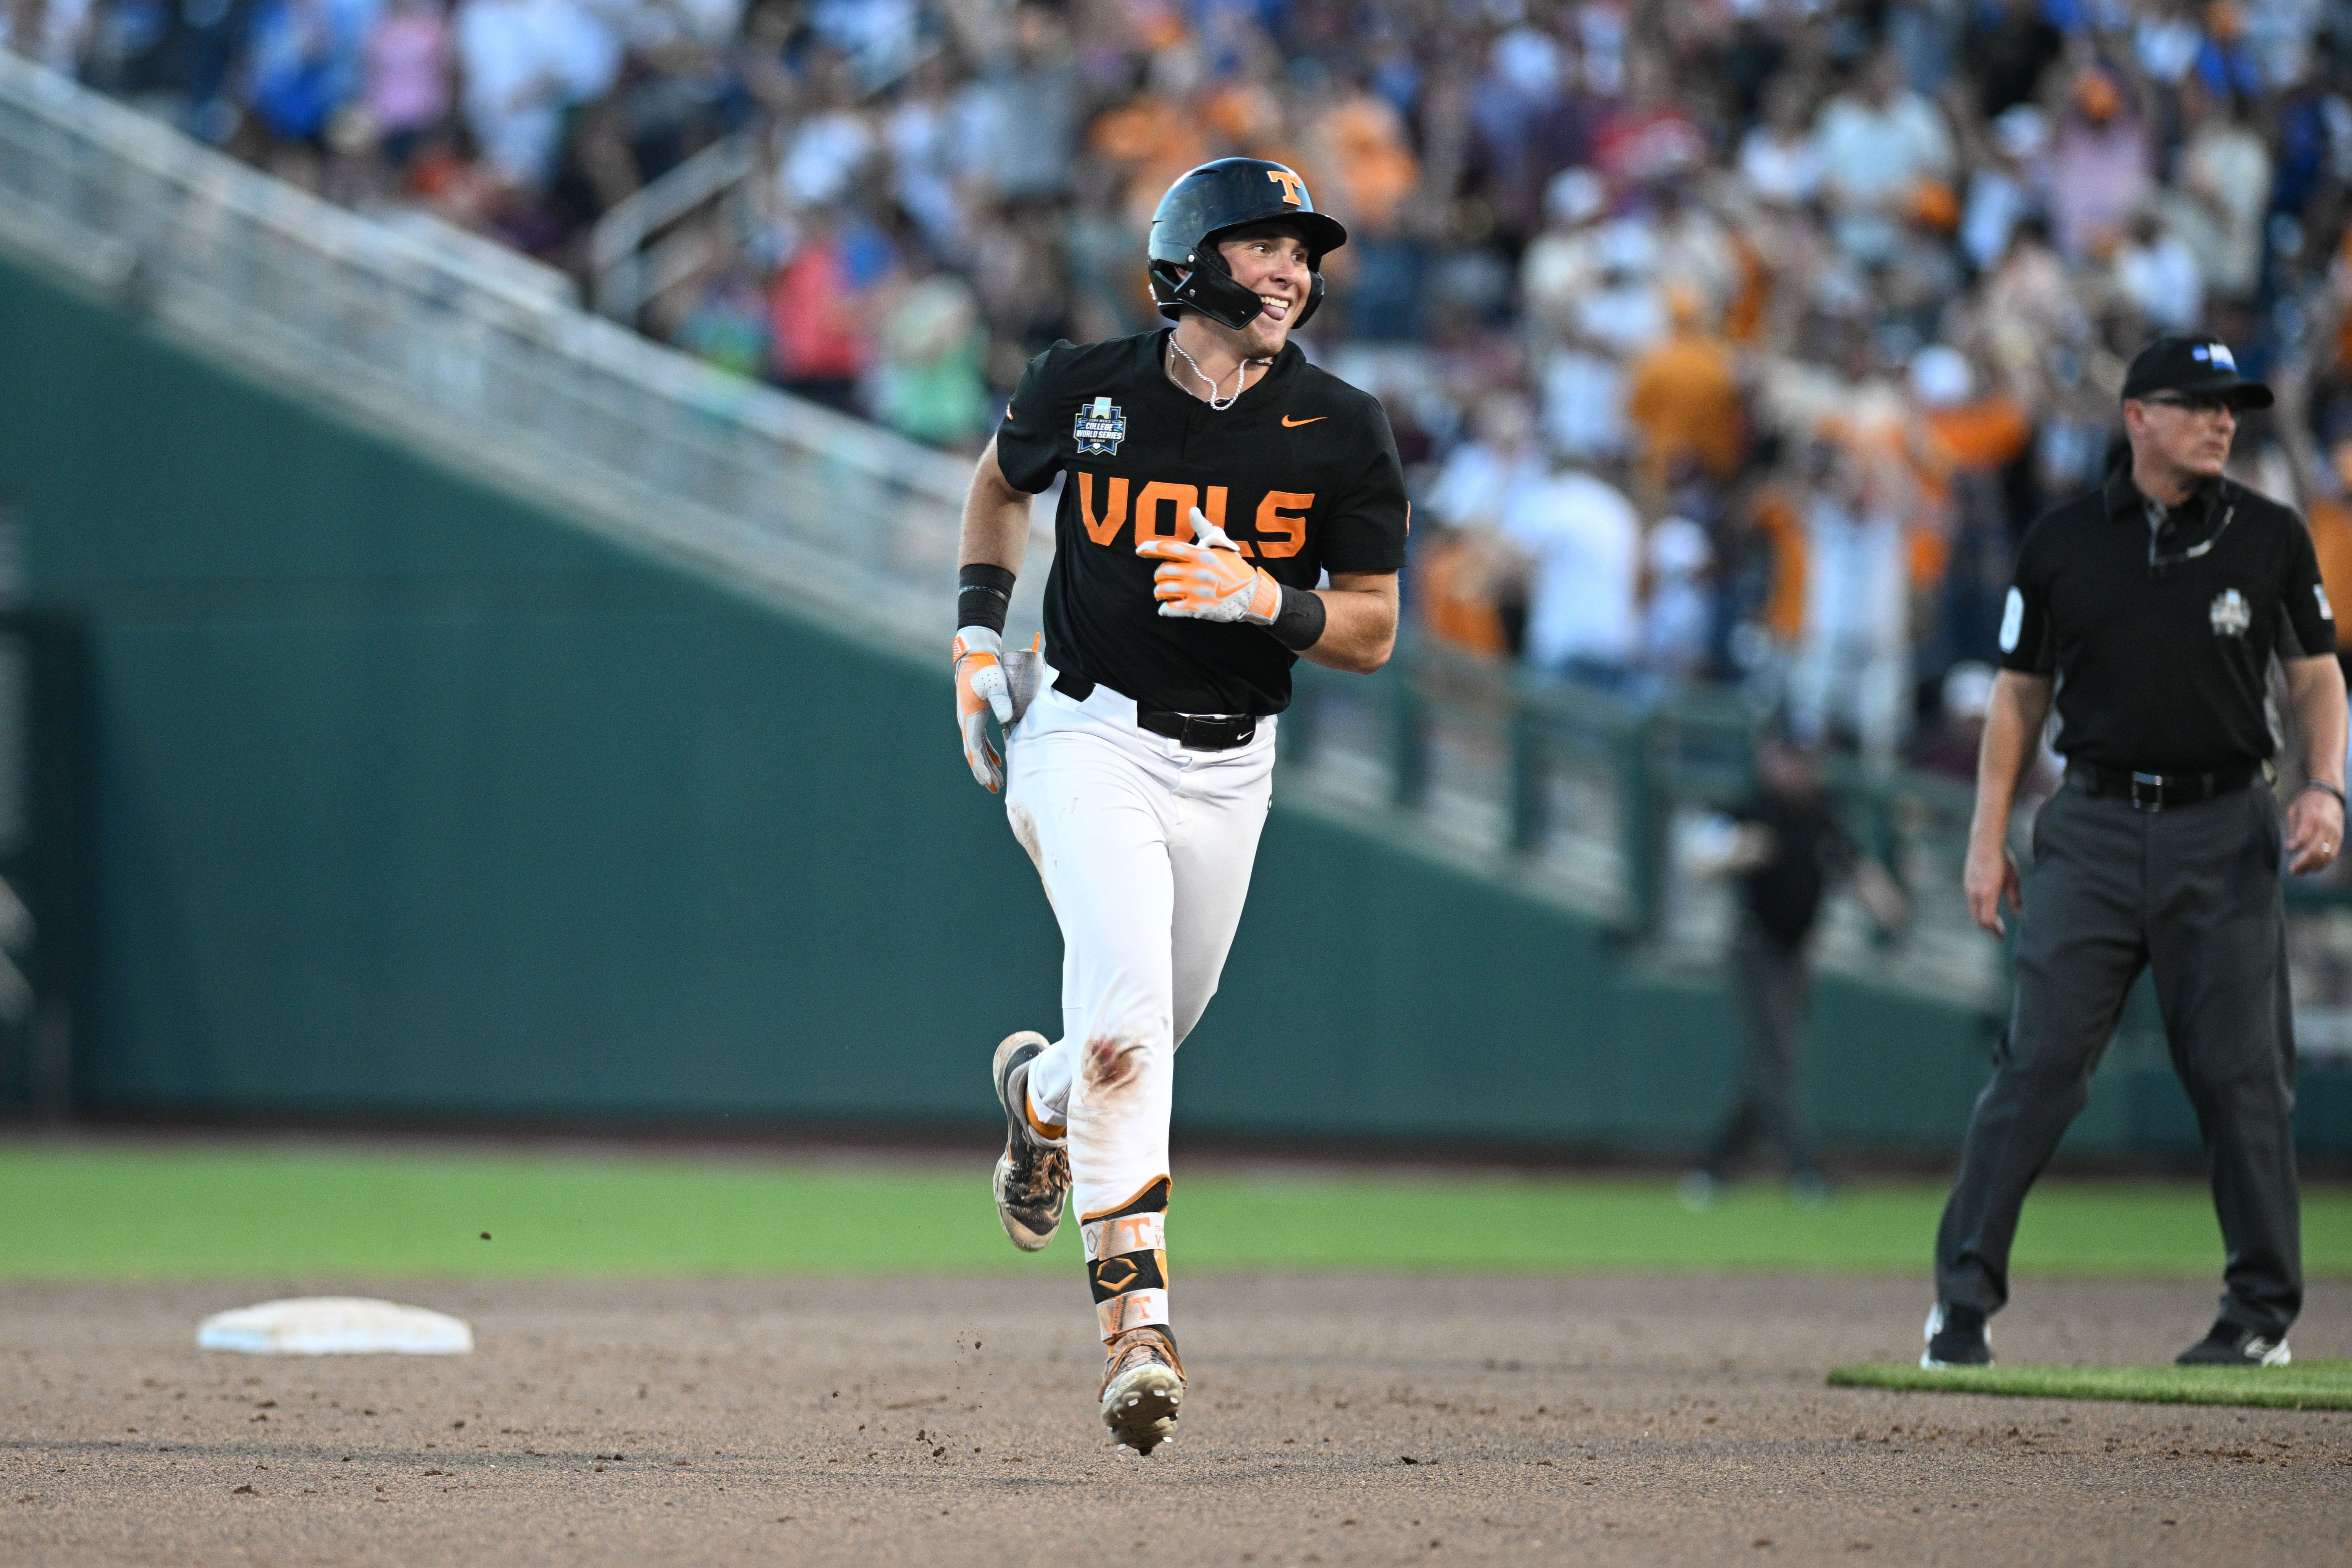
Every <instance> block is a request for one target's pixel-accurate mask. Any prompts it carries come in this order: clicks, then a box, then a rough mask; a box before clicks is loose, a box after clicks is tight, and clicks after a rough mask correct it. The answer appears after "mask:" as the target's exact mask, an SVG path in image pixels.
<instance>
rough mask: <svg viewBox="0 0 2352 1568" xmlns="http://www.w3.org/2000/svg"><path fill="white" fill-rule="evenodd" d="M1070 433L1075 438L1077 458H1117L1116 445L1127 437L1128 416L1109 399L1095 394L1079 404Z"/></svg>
mask: <svg viewBox="0 0 2352 1568" xmlns="http://www.w3.org/2000/svg"><path fill="white" fill-rule="evenodd" d="M1073 434H1075V435H1076V437H1077V438H1078V456H1079V457H1081V458H1116V457H1117V456H1118V444H1119V443H1120V442H1121V441H1124V440H1126V439H1127V416H1126V415H1124V414H1122V413H1120V412H1119V411H1118V407H1117V406H1116V405H1113V404H1112V402H1111V400H1110V399H1109V398H1108V397H1097V398H1096V399H1095V400H1094V401H1093V402H1092V403H1083V404H1080V405H1078V424H1077V428H1076V431H1074V432H1073Z"/></svg>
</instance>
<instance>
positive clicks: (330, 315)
mask: <svg viewBox="0 0 2352 1568" xmlns="http://www.w3.org/2000/svg"><path fill="white" fill-rule="evenodd" d="M0 244H8V245H10V246H12V247H16V248H18V249H21V250H26V251H29V252H31V253H34V254H36V255H37V256H39V257H41V258H46V259H47V260H48V261H50V262H51V263H53V264H54V265H56V266H57V267H58V268H60V269H62V270H65V271H67V272H68V273H69V274H71V275H74V276H78V277H79V278H80V279H82V280H83V281H84V282H85V283H86V284H87V285H89V287H91V288H94V289H100V290H102V291H105V292H107V293H109V294H111V295H113V296H115V297H117V298H119V299H121V300H123V301H125V302H127V303H130V304H132V305H134V306H136V307H137V308H139V309H142V310H146V311H148V312H149V313H151V314H152V316H153V317H155V318H156V319H158V320H159V321H162V322H163V323H164V324H165V325H166V326H168V327H169V328H170V329H172V330H173V331H177V332H180V333H184V334H186V335H187V336H189V337H191V338H194V339H197V340H200V341H201V342H202V343H203V345H204V346H205V347H206V348H207V349H209V350H211V351H213V352H215V353H220V354H223V355H226V356H228V357H230V358H232V359H235V360H237V361H242V362H245V363H249V364H252V365H255V366H257V368H259V369H260V370H262V371H263V372H264V373H266V374H268V376H269V377H270V378H271V379H272V380H273V381H276V382H278V383H279V384H290V385H293V386H296V387H299V388H301V389H302V390H303V391H304V392H305V393H314V394H316V395H320V396H321V397H322V398H325V399H327V400H329V401H331V402H332V403H333V404H336V405H340V406H341V408H342V409H343V410H344V411H345V412H348V413H350V414H352V415H353V416H356V417H358V418H360V419H361V420H362V422H372V423H374V424H376V425H378V426H390V427H392V428H394V429H395V430H397V431H399V432H402V433H404V434H410V435H414V436H417V437H422V438H424V439H425V440H427V441H428V442H430V443H431V445H432V446H433V447H435V448H436V449H437V450H440V451H443V452H446V453H450V454H452V455H454V456H455V457H456V458H457V459H458V460H460V461H462V462H464V463H466V464H467V465H469V466H471V467H473V468H476V469H478V470H480V471H482V472H484V473H486V474H487V475H488V477H491V478H493V479H497V480H499V481H501V482H503V483H505V484H507V485H509V486H510V487H513V488H515V489H520V490H521V491H523V492H525V493H527V494H528V495H530V497H531V498H533V499H534V500H539V501H541V502H542V503H545V502H552V503H554V504H556V505H558V506H560V507H562V508H563V509H565V510H567V511H568V512H570V513H571V514H572V515H574V516H575V517H577V518H579V519H580V520H582V521H584V522H586V523H588V524H590V525H591V526H593V527H595V528H597V529H599V530H600V531H604V532H607V533H609V534H611V535H612V536H614V537H616V538H618V539H620V540H621V541H622V542H625V543H628V544H630V545H632V546H634V547H636V548H638V549H641V550H644V551H646V552H652V553H656V554H660V555H663V556H666V557H669V558H673V559H677V560H679V561H682V562H685V563H689V564H692V565H694V566H696V567H698V568H699V569H701V570H703V571H705V572H707V573H709V574H712V575H715V576H719V577H721V578H723V579H724V580H726V581H727V582H729V583H730V584H735V585H737V586H739V587H750V588H751V589H753V590H755V591H764V592H766V593H768V594H770V595H774V596H777V597H780V598H782V599H785V600H788V601H790V602H792V603H793V604H794V605H798V606H800V607H803V608H804V609H813V610H817V611H821V612H825V613H827V614H829V616H831V618H833V619H834V620H835V622H836V623H838V624H845V625H848V626H852V627H854V628H856V629H858V630H860V631H863V632H865V633H866V634H869V635H870V636H872V637H877V638H878V639H880V640H883V641H886V642H888V643H891V644H894V645H898V646H901V647H909V648H913V647H920V648H922V649H924V650H926V651H929V652H931V653H933V654H936V653H937V648H938V644H939V642H940V637H941V636H942V628H943V627H944V626H946V625H947V624H948V621H949V619H950V616H951V614H952V605H953V600H954V586H955V546H956V531H957V521H958V517H959V513H960V510H961V497H962V492H963V489H964V486H965V483H966V480H967V478H968V475H969V467H968V465H967V464H965V463H963V462H961V461H959V460H957V459H955V458H950V457H948V456H946V455H945V454H942V453H940V452H936V451H933V450H931V449H929V448H927V447H919V446H917V445H915V444H914V443H912V442H909V441H906V440H904V439H901V438H900V437H897V436H894V435H892V434H890V433H889V432H887V431H886V430H883V429H881V428H879V427H877V426H873V425H870V424H867V423H866V422H864V421H862V420H858V419H855V418H851V417H848V416H843V415H839V414H835V413H834V412H832V411H831V410H828V409H824V408H820V407H817V406H815V405H811V404H807V403H804V402H802V401H800V400H798V399H794V398H792V397H788V396H785V395H782V394H781V393H779V392H776V391H774V390H773V389H772V388H769V387H765V386H762V385H759V384H754V383H751V382H747V381H745V380H743V379H742V378H740V377H739V376H736V375H733V374H729V373H727V372H724V371H721V370H719V369H717V368H715V367H711V366H709V365H705V364H702V363H699V362H698V361H696V360H693V359H691V358H689V357H688V356H686V355H684V354H680V353H676V352H674V351H672V350H670V349H667V348H665V347H662V346H661V345H659V344H656V343H653V342H647V341H646V340H645V339H643V338H641V337H639V336H637V335H636V334H635V332H633V331H629V330H627V329H626V328H624V327H621V326H618V325H616V324H614V322H611V321H604V320H602V319H600V318H598V317H595V316H593V315H590V314H588V313H587V312H585V311H583V310H579V309H577V308H576V306H575V305H574V303H573V300H572V289H571V287H570V284H569V283H568V281H567V280H566V279H563V278H562V275H561V274H558V273H556V272H553V271H552V270H551V269H549V268H544V267H541V266H539V265H538V264H536V263H533V262H530V261H529V260H527V259H525V258H520V257H519V256H516V255H514V254H513V253H511V252H509V251H505V250H503V249H501V248H500V247H497V246H495V245H492V244H490V243H489V242H488V241H486V240H483V239H480V238H478V237H475V236H472V235H468V234H466V233H464V232H463V231H461V230H458V229H457V228H455V227H452V226H448V225H446V224H443V223H440V222H438V221H436V220H435V219H432V218H430V217H428V216H422V215H416V214H405V215H402V218H401V221H399V222H397V223H386V222H380V221H376V220H374V219H372V218H370V217H367V216H362V215H360V214H356V213H352V212H348V211H345V210H343V209H341V208H339V207H336V206H333V205H330V204H328V203H326V202H323V201H320V200H319V199H317V198H315V197H313V196H310V195H307V194H306V193H304V192H301V191H299V190H297V189H295V188H293V187H292V186H289V185H288V184H284V183H282V182H279V181H277V180H274V179H271V178H269V177H268V176H267V175H264V174H259V173H257V172H256V171H254V170H251V169H248V168H247V167H245V166H244V165H242V164H240V163H236V162H235V161H233V160H231V159H229V158H226V157H225V156H223V155H221V154H219V153H215V152H213V151H211V150H210V149H208V148H205V147H204V146H201V145H199V144H198V143H196V142H193V141H190V140H189V139H187V138H185V137H184V136H181V135H179V134H178V133H177V132H173V131H172V130H171V129H169V128H168V127H165V126H163V125H161V124H158V123H155V122H153V121H149V120H146V119H145V118H143V117H142V116H141V115H139V114H137V113H136V112H134V111H132V110H128V109H126V108H124V107H122V106H121V105H120V104H117V103H114V102H112V101H110V100H107V99H105V98H103V97H101V96H100V95H98V94H96V93H94V92H90V91H89V90H87V89H83V88H81V87H79V85H77V84H75V83H73V82H71V81H69V80H68V79H65V78H63V77H60V76H58V75H57V74H56V73H54V72H51V71H48V70H46V69H44V68H40V67H37V66H34V65H32V64H29V63H27V62H26V61H24V60H21V59H19V58H16V57H14V56H10V55H7V54H5V52H0ZM1040 531H1041V533H1043V534H1044V537H1043V539H1042V540H1041V545H1042V548H1041V549H1040V550H1039V551H1037V552H1033V555H1032V565H1031V569H1030V570H1029V571H1027V572H1025V573H1024V574H1023V579H1024V589H1025V592H1024V595H1022V596H1021V598H1020V599H1018V600H1016V603H1015V605H1014V612H1015V626H1016V629H1026V627H1027V626H1030V625H1034V619H1035V601H1036V595H1037V593H1038V591H1039V588H1040V586H1041V585H1042V583H1043V580H1044V573H1043V572H1042V571H1041V570H1039V566H1040V565H1041V564H1042V561H1041V559H1040V557H1042V556H1045V555H1049V554H1050V552H1051V548H1052V545H1051V537H1050V533H1049V532H1046V531H1044V530H1043V529H1042V528H1041V530H1040Z"/></svg>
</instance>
